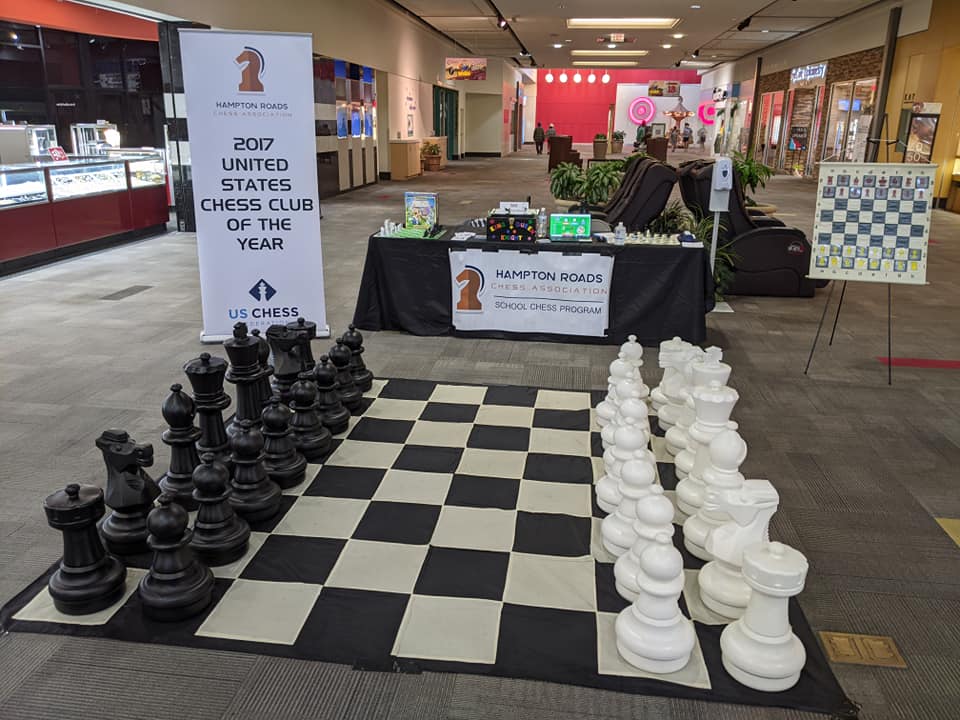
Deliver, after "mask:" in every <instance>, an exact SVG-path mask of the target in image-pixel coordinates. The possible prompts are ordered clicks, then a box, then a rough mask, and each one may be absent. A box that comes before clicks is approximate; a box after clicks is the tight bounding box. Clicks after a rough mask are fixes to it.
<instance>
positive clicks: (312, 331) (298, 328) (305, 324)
mask: <svg viewBox="0 0 960 720" xmlns="http://www.w3.org/2000/svg"><path fill="white" fill-rule="evenodd" d="M287 330H289V331H291V332H293V333H295V334H296V336H297V338H299V339H300V347H299V348H298V349H297V353H298V355H299V357H300V370H301V371H303V370H308V371H309V372H313V368H314V366H315V365H316V364H317V362H316V360H314V359H313V349H312V348H311V347H310V343H311V342H313V341H314V340H316V339H317V324H316V323H315V322H312V321H310V320H304V319H303V318H302V317H301V318H297V319H296V320H294V321H293V322H292V323H287Z"/></svg>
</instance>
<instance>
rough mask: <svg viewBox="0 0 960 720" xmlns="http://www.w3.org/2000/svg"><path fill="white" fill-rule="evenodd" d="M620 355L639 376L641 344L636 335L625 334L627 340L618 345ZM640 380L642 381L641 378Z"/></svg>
mask: <svg viewBox="0 0 960 720" xmlns="http://www.w3.org/2000/svg"><path fill="white" fill-rule="evenodd" d="M620 357H622V358H623V359H624V360H626V361H627V362H628V363H630V364H631V365H632V366H633V367H634V368H635V369H636V371H637V375H638V376H639V374H640V368H642V367H643V345H641V344H640V343H638V342H637V336H636V335H628V336H627V341H626V342H625V343H623V345H621V346H620ZM641 382H643V379H642V378H641Z"/></svg>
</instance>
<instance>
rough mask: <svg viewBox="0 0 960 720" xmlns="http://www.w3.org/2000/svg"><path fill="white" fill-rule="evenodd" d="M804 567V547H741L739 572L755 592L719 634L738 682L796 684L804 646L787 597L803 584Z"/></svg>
mask: <svg viewBox="0 0 960 720" xmlns="http://www.w3.org/2000/svg"><path fill="white" fill-rule="evenodd" d="M807 568H808V564H807V559H806V558H805V557H804V556H803V553H801V552H799V551H797V550H794V549H793V548H792V547H789V546H788V545H784V544H783V543H779V542H772V543H761V544H757V545H751V546H750V547H748V548H746V549H745V550H744V551H743V576H744V578H746V581H747V583H749V584H750V587H751V588H752V589H753V592H752V593H751V594H750V601H749V602H748V603H747V610H746V612H745V613H744V614H743V617H742V618H740V619H739V620H736V621H734V622H732V623H730V624H729V625H727V627H726V628H724V631H723V633H722V634H721V635H720V654H721V658H722V660H723V667H724V668H725V669H726V671H727V672H728V673H730V675H732V676H733V679H734V680H736V681H737V682H739V683H741V684H743V685H746V686H747V687H750V688H753V689H754V690H760V691H762V692H781V691H783V690H787V689H788V688H791V687H793V686H794V685H796V684H797V681H798V680H799V679H800V672H801V671H802V670H803V666H804V664H805V663H806V660H807V652H806V650H805V649H804V647H803V643H802V642H800V639H799V638H798V637H797V636H796V635H794V634H793V629H792V628H791V627H790V617H789V614H788V601H789V599H790V598H791V597H793V596H794V595H797V594H798V593H799V592H800V591H801V590H803V585H804V582H805V581H806V577H807Z"/></svg>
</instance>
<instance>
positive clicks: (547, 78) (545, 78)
mask: <svg viewBox="0 0 960 720" xmlns="http://www.w3.org/2000/svg"><path fill="white" fill-rule="evenodd" d="M543 79H544V80H546V81H547V82H548V83H552V82H553V73H552V72H548V73H547V74H546V75H544V76H543Z"/></svg>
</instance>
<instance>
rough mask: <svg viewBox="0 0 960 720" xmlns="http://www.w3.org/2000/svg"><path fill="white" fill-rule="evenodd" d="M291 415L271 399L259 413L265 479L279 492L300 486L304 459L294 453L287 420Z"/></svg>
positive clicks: (304, 472) (285, 407) (304, 466)
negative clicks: (261, 424)
mask: <svg viewBox="0 0 960 720" xmlns="http://www.w3.org/2000/svg"><path fill="white" fill-rule="evenodd" d="M292 417H293V413H292V412H290V408H288V407H287V406H286V405H284V404H282V403H281V402H280V397H279V396H278V395H274V396H273V397H272V398H270V402H269V403H267V407H266V408H264V410H263V415H262V421H263V437H264V443H263V454H264V458H263V465H264V467H266V468H267V477H269V478H270V479H271V480H273V481H274V482H275V483H276V484H277V485H279V486H280V487H281V488H283V489H286V488H291V487H294V486H295V485H299V484H300V483H301V482H303V478H304V475H305V474H306V470H307V459H306V458H305V457H303V455H301V454H300V453H298V452H297V446H296V443H295V442H294V439H293V430H292V429H291V428H290V420H291V418H292Z"/></svg>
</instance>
